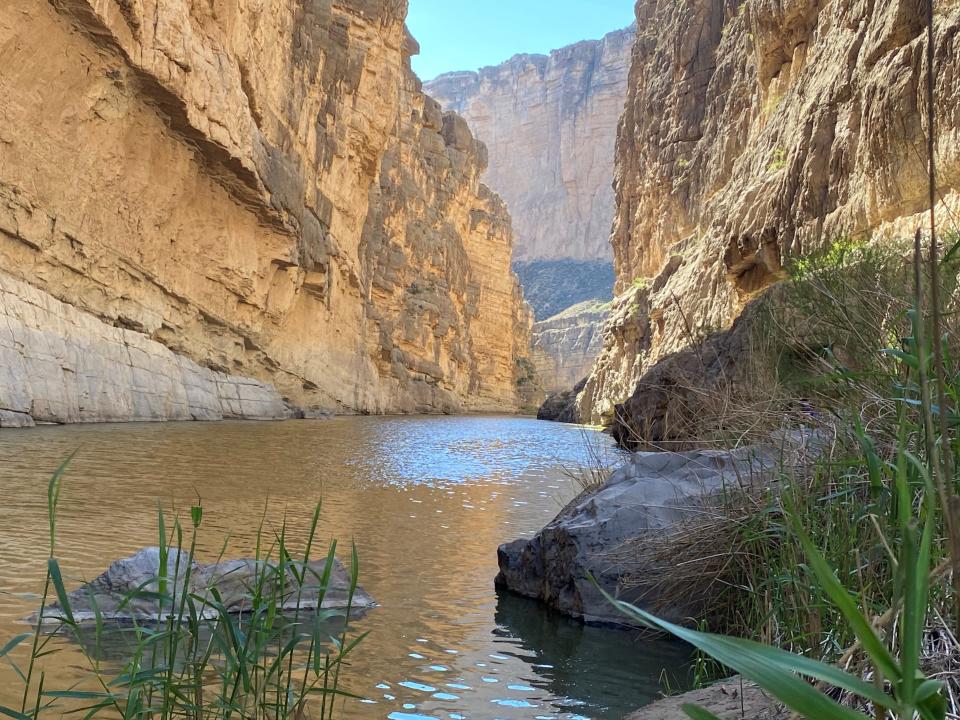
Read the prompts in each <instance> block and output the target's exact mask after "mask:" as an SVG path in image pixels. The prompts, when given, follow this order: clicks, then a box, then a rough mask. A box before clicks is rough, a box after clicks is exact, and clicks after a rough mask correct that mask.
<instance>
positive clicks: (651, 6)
mask: <svg viewBox="0 0 960 720" xmlns="http://www.w3.org/2000/svg"><path fill="white" fill-rule="evenodd" d="M923 5H924V4H923V3H920V2H918V0H890V2H884V3H860V2H851V1H850V0H820V1H819V2H808V1H807V0H788V1H785V2H769V1H768V0H726V1H725V2H714V1H713V0H683V1H682V2H676V1H675V0H640V2H638V3H637V5H636V13H637V21H638V25H639V28H640V31H639V33H638V35H637V39H636V43H635V45H634V48H633V56H632V61H631V69H630V77H629V81H628V88H629V89H628V98H627V104H626V111H625V114H624V116H623V120H622V122H621V124H620V129H619V137H618V140H617V152H616V157H617V167H616V181H615V190H616V214H615V219H614V226H613V227H614V231H613V237H612V243H613V251H614V260H615V266H616V270H617V291H618V293H620V297H619V298H618V300H617V301H616V302H615V303H614V307H613V311H612V317H611V320H610V322H609V323H608V325H607V327H606V330H605V346H604V350H603V352H602V354H601V357H600V359H599V360H598V362H597V365H596V366H595V368H594V371H593V374H592V376H591V378H590V381H589V382H588V384H587V386H586V388H585V389H584V391H583V393H582V394H581V395H580V397H579V405H580V410H581V415H582V417H583V418H584V420H590V421H593V422H598V421H601V420H606V421H608V422H609V421H610V420H611V419H612V417H613V414H614V408H615V405H616V404H617V403H621V402H623V401H624V400H626V398H627V397H629V396H630V395H631V393H633V392H634V389H635V388H636V386H637V382H638V379H639V378H640V377H641V376H642V375H643V374H644V373H645V372H646V371H647V370H649V369H650V368H651V367H652V366H653V365H654V364H655V363H657V361H658V360H660V359H662V358H664V357H666V356H668V355H670V354H671V353H674V352H676V351H679V350H681V349H682V348H684V347H686V346H688V345H690V344H691V343H692V342H693V341H695V339H696V338H697V337H702V336H704V335H707V334H709V333H711V332H712V331H714V330H718V329H723V328H726V327H728V326H729V325H730V324H731V322H732V321H733V320H734V319H735V318H736V317H737V316H738V314H739V313H740V312H741V310H742V309H743V308H744V307H745V305H746V304H747V303H748V302H749V300H750V299H752V298H753V297H755V296H756V295H757V294H758V293H760V292H762V291H763V290H764V289H765V288H767V287H768V286H770V285H771V284H772V283H774V282H776V281H777V280H778V279H779V278H780V277H782V268H783V266H784V264H785V263H786V262H787V261H788V260H789V259H790V258H796V257H799V256H803V255H805V254H809V253H811V252H814V251H817V250H819V249H823V248H826V247H829V246H830V245H831V244H832V243H834V242H835V241H836V240H837V239H839V238H864V239H866V238H871V239H873V240H874V241H877V242H888V241H893V240H894V239H897V238H905V237H912V235H913V233H914V230H915V228H916V227H917V226H918V225H920V224H921V222H922V217H921V215H922V213H923V212H924V210H925V209H926V207H927V187H926V182H927V172H926V166H925V161H924V146H925V138H926V134H927V128H926V126H925V118H924V113H925V109H926V101H925V99H924V81H923V73H924V70H925V67H926V60H925V49H926V39H925V34H924V14H923ZM958 34H960V5H958V4H957V3H938V5H937V12H936V41H935V48H934V50H935V73H936V102H935V114H936V122H937V143H936V152H937V160H938V180H939V184H940V187H939V190H940V197H941V202H942V207H946V208H948V209H951V213H948V212H944V211H941V214H940V217H941V219H942V220H943V221H944V223H947V222H948V217H956V216H957V215H956V213H957V210H958V209H960V93H958V92H957V84H958V77H960V47H958V45H960V41H958ZM950 226H951V227H953V224H952V222H951V223H950Z"/></svg>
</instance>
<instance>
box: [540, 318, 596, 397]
mask: <svg viewBox="0 0 960 720" xmlns="http://www.w3.org/2000/svg"><path fill="white" fill-rule="evenodd" d="M608 313H609V307H608V305H607V303H602V302H597V301H587V302H584V303H580V304H578V305H574V306H573V307H570V308H567V309H566V310H564V311H563V312H562V313H559V314H557V315H554V316H553V317H552V318H549V319H547V320H544V321H542V322H538V323H536V324H535V325H534V326H533V354H532V360H533V364H534V367H535V368H536V369H537V375H538V376H539V377H540V379H541V382H542V383H543V389H544V390H545V391H546V392H548V393H555V392H561V391H565V390H569V389H570V388H572V387H573V386H574V385H576V384H577V383H578V382H580V381H581V380H583V379H584V378H585V377H587V376H588V375H589V374H590V370H591V368H592V367H593V363H594V361H595V360H596V359H597V356H598V355H599V354H600V350H601V349H602V347H603V324H604V322H605V321H606V319H607V315H608Z"/></svg>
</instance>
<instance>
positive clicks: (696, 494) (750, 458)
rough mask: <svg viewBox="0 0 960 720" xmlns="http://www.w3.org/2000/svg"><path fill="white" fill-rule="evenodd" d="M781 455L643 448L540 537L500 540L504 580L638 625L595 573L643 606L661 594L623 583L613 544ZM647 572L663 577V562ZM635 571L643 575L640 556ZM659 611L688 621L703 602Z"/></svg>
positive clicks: (701, 502) (582, 614)
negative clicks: (651, 594) (608, 597)
mask: <svg viewBox="0 0 960 720" xmlns="http://www.w3.org/2000/svg"><path fill="white" fill-rule="evenodd" d="M775 458H776V455H775V454H774V453H773V452H768V451H765V450H762V449H758V448H742V449H739V450H733V451H721V450H699V451H691V452H683V453H654V452H643V453H635V454H634V455H632V456H631V457H630V458H629V459H628V460H627V461H626V463H625V464H624V465H623V466H622V467H620V468H619V469H618V470H617V471H616V472H614V473H613V475H612V476H611V477H610V479H609V480H608V481H607V482H606V483H604V484H603V485H602V486H601V487H599V488H597V489H595V490H588V491H586V492H584V493H583V494H582V495H580V497H578V498H577V499H575V500H574V501H573V502H572V503H570V504H569V505H568V506H567V507H566V508H564V509H563V510H562V511H561V512H560V514H559V515H558V516H557V517H556V518H555V519H554V520H553V521H552V522H551V523H550V524H549V525H547V526H546V527H545V528H543V530H541V531H540V532H539V533H537V534H536V535H535V536H534V537H533V538H530V539H520V540H515V541H514V542H511V543H507V544H505V545H502V546H500V549H499V551H498V560H499V565H500V573H499V575H497V579H496V582H497V585H498V586H500V587H503V588H506V589H508V590H511V591H513V592H516V593H519V594H520V595H525V596H527V597H532V598H538V599H541V600H543V601H544V602H545V603H547V604H548V605H550V606H551V607H553V608H555V609H557V610H559V611H561V612H563V613H566V614H568V615H572V616H575V617H579V618H582V619H584V620H586V621H589V622H610V623H617V624H625V625H630V624H632V623H631V622H630V621H629V619H627V618H625V617H624V616H623V615H622V614H620V613H619V612H617V611H616V610H615V609H614V608H613V607H612V606H611V605H610V604H609V603H608V602H607V601H606V599H605V598H604V597H603V595H602V594H601V593H600V591H599V590H598V589H597V587H596V586H595V585H594V583H593V581H592V580H591V579H590V578H591V576H592V577H593V578H596V580H597V582H599V584H600V586H601V587H602V588H603V589H604V590H606V591H607V592H609V593H611V594H613V595H615V596H619V597H620V598H621V599H623V600H627V601H629V602H634V603H636V604H638V605H640V606H641V607H646V608H648V609H652V607H653V604H654V603H653V602H652V600H653V598H651V597H649V595H647V596H643V597H641V592H640V591H639V590H629V591H623V590H622V589H621V588H620V579H621V577H622V576H623V575H624V572H625V568H624V566H623V564H622V562H621V561H620V560H619V559H617V558H616V556H615V555H616V554H615V553H612V552H611V551H614V550H616V549H617V548H620V547H621V546H623V545H624V543H626V542H628V541H632V540H635V539H636V538H637V537H640V536H642V535H643V534H644V533H646V532H649V531H657V530H662V529H664V528H667V527H670V526H672V525H674V524H675V523H677V522H680V521H682V520H685V519H689V518H691V517H694V516H695V515H696V514H697V513H699V512H702V511H703V509H704V506H705V502H706V501H707V500H708V498H710V497H711V496H713V495H715V494H716V493H718V492H720V491H721V490H723V489H724V488H737V487H742V486H744V485H745V484H748V483H751V482H756V481H758V480H760V479H762V478H764V477H767V476H769V474H770V471H771V470H772V469H773V468H774V467H776V462H775ZM646 571H647V572H648V573H649V574H650V575H651V576H655V574H656V573H657V568H655V567H650V568H646ZM630 574H631V576H634V577H635V576H636V575H637V566H636V563H631V565H630ZM656 610H657V612H658V613H659V614H660V615H661V616H662V617H664V618H665V619H667V620H671V621H675V622H683V621H685V620H687V619H688V618H690V617H692V616H695V615H696V614H697V610H698V608H697V607H696V604H695V601H692V600H691V601H684V600H674V601H672V603H671V604H669V606H668V607H667V608H666V609H665V608H664V607H663V606H662V605H659V606H658V607H657V608H656Z"/></svg>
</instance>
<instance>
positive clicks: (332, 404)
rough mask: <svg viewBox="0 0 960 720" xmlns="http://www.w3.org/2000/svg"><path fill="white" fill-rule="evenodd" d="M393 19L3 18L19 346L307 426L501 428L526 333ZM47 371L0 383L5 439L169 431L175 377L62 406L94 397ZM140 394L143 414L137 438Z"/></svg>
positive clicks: (459, 162) (154, 12)
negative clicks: (133, 351) (287, 416)
mask: <svg viewBox="0 0 960 720" xmlns="http://www.w3.org/2000/svg"><path fill="white" fill-rule="evenodd" d="M405 14H406V3H405V2H403V1H402V0H347V1H346V2H337V3H334V2H331V1H330V0H318V1H317V2H310V3H307V4H303V3H297V2H292V1H291V0H240V1H239V2H221V1H220V0H214V2H212V3H209V4H207V5H205V6H204V7H202V8H201V7H198V6H197V5H196V4H195V3H191V2H188V1H187V0H164V1H163V2H160V1H159V0H143V2H137V3H127V2H116V1H115V0H107V2H92V0H64V1H63V2H56V3H45V2H36V0H10V2H5V3H3V5H2V7H0V270H2V271H3V272H4V273H6V274H7V275H9V276H10V278H11V282H12V281H19V282H21V283H26V284H27V285H29V286H31V287H32V288H34V289H35V290H36V291H38V292H39V293H41V294H43V295H42V296H38V298H33V299H31V300H30V301H29V303H30V304H33V305H38V306H42V307H44V308H47V309H54V308H57V309H56V310H55V311H53V312H49V313H46V314H44V318H45V319H44V322H45V323H46V324H44V325H41V326H39V327H35V328H33V330H36V331H37V332H39V333H42V334H45V335H46V336H47V337H48V338H51V342H53V343H54V344H56V343H60V342H62V343H63V344H64V345H65V352H66V354H67V355H69V353H71V352H76V351H78V349H79V348H81V347H86V345H84V343H88V341H89V336H90V333H92V334H93V335H97V334H109V333H107V330H108V329H110V328H111V327H112V328H113V329H123V330H125V331H128V332H129V333H130V334H129V335H123V337H122V338H121V339H122V342H121V343H120V345H119V346H117V347H118V348H119V349H117V348H114V346H112V345H111V346H110V348H114V349H109V348H108V349H104V350H103V352H102V353H101V354H102V355H104V356H108V355H110V356H112V355H113V354H115V350H116V351H117V352H123V348H124V347H131V346H133V345H138V344H146V343H154V344H156V345H157V346H162V348H166V349H167V350H169V351H170V352H171V353H173V355H174V356H175V357H174V359H173V360H170V362H172V363H174V364H175V365H176V364H181V365H182V364H184V363H187V362H189V363H193V364H197V365H199V366H202V367H203V369H204V371H210V372H211V373H212V374H214V375H215V376H216V377H218V378H223V377H240V378H251V379H253V381H255V383H256V384H257V385H258V386H259V387H262V388H269V387H270V386H272V387H273V388H275V390H268V391H267V392H268V394H269V395H270V396H271V402H273V401H274V400H276V399H277V398H278V397H279V398H282V399H283V400H285V401H286V402H287V403H288V404H290V405H293V406H298V407H300V408H303V409H305V410H306V411H307V412H308V413H312V412H316V411H318V410H329V411H336V412H350V411H364V412H406V411H430V412H437V411H450V410H460V409H478V410H479V409H483V410H512V409H514V408H515V407H517V405H518V404H519V403H520V402H521V400H520V398H519V397H518V393H517V382H518V377H519V376H520V372H519V371H518V370H517V368H518V363H519V361H520V360H521V359H522V358H523V357H525V356H526V354H527V352H528V349H527V348H526V347H525V343H526V342H527V339H528V337H529V324H530V318H529V314H528V311H527V310H526V308H525V306H524V304H523V301H522V296H521V294H520V292H519V290H518V288H517V287H516V284H515V281H514V279H513V276H512V275H511V273H510V270H509V258H510V245H511V240H512V238H511V233H510V224H509V217H508V216H507V214H506V211H505V209H504V207H503V204H502V203H501V202H499V201H498V200H497V199H496V197H495V196H494V195H492V193H490V192H489V191H488V190H486V189H485V188H484V187H482V186H481V184H480V180H479V176H480V172H481V170H482V168H483V167H484V164H485V161H484V152H483V150H482V148H481V146H479V145H478V144H477V143H476V142H475V141H474V140H473V138H472V137H471V136H470V133H469V131H468V130H467V128H466V126H465V124H464V123H463V122H462V121H460V122H457V121H456V120H455V119H452V118H451V119H450V120H446V119H444V118H443V117H442V116H441V114H440V112H439V109H438V108H437V107H436V105H435V104H431V103H430V102H429V101H428V99H427V98H426V97H425V96H424V95H423V94H422V93H421V92H420V91H419V86H418V83H417V81H416V79H415V77H414V76H413V74H412V71H411V70H410V67H409V55H410V53H412V52H415V51H416V46H415V43H414V42H413V41H412V39H411V38H409V36H408V35H407V34H406V31H405V28H404V24H403V21H404V17H405ZM439 188H443V192H445V193H447V194H446V195H445V196H444V197H442V198H439V197H438V193H439V192H440V190H439ZM448 188H449V190H447V189H448ZM404 204H406V207H402V206H403V205H404ZM378 222H379V223H380V224H379V225H377V224H376V223H378ZM418 263H423V270H422V271H421V267H420V265H418ZM17 287H21V286H17ZM419 288H427V290H426V293H425V295H426V297H423V296H421V294H420V293H419V291H418V290H419ZM17 293H19V291H17ZM17 293H14V296H13V299H21V298H20V296H19V295H18V294H17ZM6 297H7V299H8V300H9V299H10V297H9V294H7V296H6ZM417 297H419V298H420V299H419V300H418V299H416V298H417ZM35 301H36V302H35ZM57 303H60V305H57ZM67 307H69V308H72V309H73V310H70V311H67V310H66V309H65V308H67ZM74 310H75V311H76V312H73V311H74ZM18 313H19V310H18V309H17V308H13V307H10V306H9V304H7V305H5V306H4V307H3V308H0V316H3V317H15V316H16V315H17V314H18ZM96 323H101V324H102V325H103V326H104V328H106V329H107V330H105V329H103V328H99V326H97V324H96ZM94 328H97V329H94ZM492 328H497V329H498V332H497V333H496V334H495V336H494V334H493V333H492V331H491V329H492ZM505 330H506V331H505ZM81 336H83V337H87V338H88V339H87V340H83V341H82V343H81V344H80V345H74V344H72V343H74V341H75V340H77V338H80V337H81ZM134 337H135V338H136V339H135V340H134V339H133V338H134ZM115 340H116V338H110V339H109V340H106V342H109V343H112V342H114V341H115ZM150 347H151V350H150V351H149V352H150V353H153V351H154V350H156V351H157V353H159V354H161V355H162V354H163V353H162V351H161V350H160V349H158V348H155V347H154V346H153V345H151V346H150ZM18 352H19V351H18ZM19 354H20V355H21V356H22V357H26V355H24V353H23V352H19ZM48 359H49V358H48ZM57 361H58V360H57V358H54V359H53V360H52V361H51V363H50V368H49V375H47V376H45V377H44V378H42V381H37V382H35V383H27V382H26V380H25V378H23V377H18V378H14V379H13V384H14V385H16V384H17V383H19V384H20V385H21V386H22V389H21V390H20V391H18V392H20V393H21V395H22V393H23V392H28V393H29V394H30V395H31V396H30V397H25V396H21V395H17V396H15V397H12V396H11V397H8V396H0V423H3V424H8V423H9V424H16V423H19V424H23V423H28V422H29V421H30V420H29V418H28V417H25V416H26V415H29V416H30V417H32V416H33V413H32V411H25V408H28V407H34V408H43V407H45V408H52V410H51V411H50V412H49V413H48V412H46V411H38V419H44V420H51V421H56V422H69V421H73V420H76V419H81V420H105V419H111V420H114V419H134V418H135V417H136V418H138V419H139V418H140V417H141V415H148V416H149V417H150V418H151V419H172V418H181V417H183V414H184V412H185V411H184V410H183V408H184V402H183V397H182V393H181V392H180V390H178V389H177V388H178V386H179V385H183V384H189V383H179V382H178V381H177V379H176V377H175V375H176V372H175V371H174V370H170V369H169V368H166V367H165V368H164V369H163V370H157V369H156V368H153V367H152V366H151V367H150V368H147V370H148V372H149V374H151V375H152V376H156V375H158V374H159V375H168V376H170V381H169V382H166V381H163V383H161V384H157V378H156V377H151V378H146V379H145V380H146V384H145V386H144V387H141V386H140V385H138V384H136V382H138V380H137V379H136V378H134V384H132V385H130V384H128V385H127V386H126V387H123V386H122V383H121V380H120V379H118V384H117V386H116V387H113V388H110V389H109V391H108V392H107V395H116V396H117V397H116V398H114V399H112V400H109V401H108V400H107V399H100V400H97V401H96V402H92V403H77V402H74V401H73V400H72V395H85V394H87V395H89V396H91V397H92V396H93V395H96V393H97V390H96V389H93V390H89V388H88V386H89V382H88V381H87V380H82V381H81V380H79V379H78V377H77V375H76V374H75V373H74V374H73V375H71V372H72V368H71V365H70V363H69V362H67V363H65V364H61V366H60V367H59V368H55V367H54V365H56V363H57ZM118 362H119V364H120V366H121V367H122V366H124V365H125V364H126V365H127V366H129V367H131V368H134V369H137V370H142V369H143V368H141V367H140V366H139V365H138V362H139V361H131V362H125V361H124V360H123V359H120V360H119V361H118ZM164 362H166V360H165V361H164ZM111 367H112V365H111ZM45 372H46V370H45ZM120 377H121V378H122V375H121V376H120ZM8 380H9V379H8ZM5 382H6V381H5ZM230 382H234V381H232V380H231V381H230ZM238 382H239V381H238ZM246 382H247V381H242V382H240V384H241V385H245V384H246ZM164 383H165V384H164ZM6 385H9V383H6ZM6 385H0V387H6ZM23 388H25V389H26V390H23ZM164 388H166V389H164ZM141 390H145V391H146V395H154V394H156V393H159V394H160V395H159V396H158V397H155V398H151V399H150V400H149V402H148V404H149V405H150V407H149V411H148V412H145V413H141V412H140V411H139V410H138V409H137V408H138V407H140V406H141V405H142V401H141V400H139V399H137V397H139V396H140V395H143V394H144V393H141ZM244 392H246V391H244ZM91 393H92V395H91ZM238 393H240V390H238ZM65 394H66V395H65ZM71 394H72V395H71ZM188 394H189V393H188ZM121 395H122V396H123V397H119V396H121ZM241 399H243V398H241ZM61 406H62V407H63V408H64V409H62V410H61V409H59V408H61ZM221 406H222V403H221ZM187 407H190V408H192V406H191V405H190V402H188V403H187ZM204 407H205V408H207V409H208V410H211V412H212V414H213V415H216V403H215V402H213V401H211V402H210V403H208V404H207V405H204ZM164 408H167V409H164ZM101 409H102V412H101ZM127 409H130V413H131V414H127ZM191 412H192V410H191ZM205 412H206V411H205ZM241 412H242V414H243V415H244V416H247V413H246V409H245V408H242V409H241ZM206 414H210V413H206ZM257 415H259V413H256V414H252V415H251V416H257Z"/></svg>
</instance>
